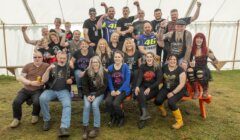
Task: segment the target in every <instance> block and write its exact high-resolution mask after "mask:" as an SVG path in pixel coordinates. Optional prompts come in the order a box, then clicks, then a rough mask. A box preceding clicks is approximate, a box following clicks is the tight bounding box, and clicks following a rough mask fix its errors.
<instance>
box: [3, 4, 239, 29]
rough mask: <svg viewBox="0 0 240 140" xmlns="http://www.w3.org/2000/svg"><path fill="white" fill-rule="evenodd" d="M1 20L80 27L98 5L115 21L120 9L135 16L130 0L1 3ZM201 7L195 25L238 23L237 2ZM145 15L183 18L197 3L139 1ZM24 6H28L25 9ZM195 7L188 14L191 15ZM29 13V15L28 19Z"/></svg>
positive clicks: (10, 22)
mask: <svg viewBox="0 0 240 140" xmlns="http://www.w3.org/2000/svg"><path fill="white" fill-rule="evenodd" d="M1 1H2V2H1V5H0V19H1V20H2V21H3V22H4V23H5V24H32V23H33V22H32V20H31V16H32V17H33V18H34V19H35V20H36V23H40V24H41V23H53V20H54V18H55V17H60V18H64V19H65V21H70V22H73V23H82V22H83V21H84V20H85V19H87V18H88V9H89V8H90V7H95V8H96V9H97V13H98V14H103V13H104V8H103V7H101V6H100V3H101V2H106V3H107V5H108V6H113V7H115V9H116V18H120V17H121V16H122V7H123V6H129V7H130V9H131V15H134V14H136V7H134V5H133V2H134V1H133V0H7V1H6V0H1ZM199 1H200V2H201V3H202V7H201V14H200V16H199V18H198V21H210V20H214V21H237V20H239V19H240V12H237V11H238V8H239V5H240V1H239V0H199ZM139 2H140V5H141V8H142V9H143V10H144V11H145V14H146V16H145V17H146V19H147V20H152V19H153V18H154V17H153V11H154V9H155V8H160V9H161V10H162V13H163V17H164V18H168V17H169V13H170V10H171V9H174V8H176V9H178V10H179V15H180V17H183V16H186V14H187V11H188V9H189V7H190V6H191V4H192V3H193V2H196V0H139ZM26 5H28V6H27V7H29V9H28V8H26ZM196 7H197V6H196V4H195V5H194V6H193V9H192V10H191V12H190V15H193V14H194V12H195V10H196ZM29 11H30V12H31V13H32V15H29Z"/></svg>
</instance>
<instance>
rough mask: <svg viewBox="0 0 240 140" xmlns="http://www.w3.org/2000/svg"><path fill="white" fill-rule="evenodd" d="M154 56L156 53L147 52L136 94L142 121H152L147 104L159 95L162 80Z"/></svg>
mask: <svg viewBox="0 0 240 140" xmlns="http://www.w3.org/2000/svg"><path fill="white" fill-rule="evenodd" d="M154 56H155V55H154V53H152V52H147V53H146V56H145V57H146V60H145V61H146V62H145V63H144V64H142V65H141V67H140V69H139V74H138V79H137V84H136V89H135V94H136V96H137V100H138V103H139V105H140V109H141V110H140V111H141V116H140V121H145V120H148V119H150V115H149V114H148V111H147V105H146V102H147V100H150V99H152V98H154V97H156V96H157V94H158V93H159V89H158V85H159V84H160V82H161V79H162V71H161V69H160V68H159V67H158V65H157V64H156V62H155V59H154ZM142 127H144V126H142ZM139 128H141V127H139Z"/></svg>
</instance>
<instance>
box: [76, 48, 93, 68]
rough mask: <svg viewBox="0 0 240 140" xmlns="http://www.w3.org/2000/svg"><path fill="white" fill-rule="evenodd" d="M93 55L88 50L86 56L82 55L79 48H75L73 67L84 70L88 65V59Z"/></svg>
mask: <svg viewBox="0 0 240 140" xmlns="http://www.w3.org/2000/svg"><path fill="white" fill-rule="evenodd" d="M93 56H94V54H93V53H92V52H91V51H88V54H87V55H86V56H84V55H82V53H81V51H80V50H77V51H76V52H75V53H74V54H73V58H75V59H76V61H75V64H74V69H75V70H76V69H80V70H81V71H85V70H86V68H87V67H88V65H89V62H90V59H91V58H92V57H93Z"/></svg>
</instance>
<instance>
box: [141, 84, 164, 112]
mask: <svg viewBox="0 0 240 140" xmlns="http://www.w3.org/2000/svg"><path fill="white" fill-rule="evenodd" d="M145 89H146V88H144V87H140V93H139V94H138V96H137V100H138V103H139V105H140V107H141V108H146V107H147V105H146V102H147V101H148V100H150V99H152V98H154V97H156V96H157V94H158V92H159V90H158V89H157V88H155V89H152V90H150V93H149V94H148V95H145V94H144V91H145Z"/></svg>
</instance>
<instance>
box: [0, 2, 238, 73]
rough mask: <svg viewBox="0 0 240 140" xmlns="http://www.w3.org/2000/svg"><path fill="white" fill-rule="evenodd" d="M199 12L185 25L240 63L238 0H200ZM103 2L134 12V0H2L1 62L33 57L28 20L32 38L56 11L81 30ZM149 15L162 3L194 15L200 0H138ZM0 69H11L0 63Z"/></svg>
mask: <svg viewBox="0 0 240 140" xmlns="http://www.w3.org/2000/svg"><path fill="white" fill-rule="evenodd" d="M199 1H200V2H201V3H202V6H201V11H200V16H199V18H198V19H197V20H196V21H195V22H193V23H192V24H191V25H189V26H188V27H187V29H188V30H190V31H191V32H192V34H193V35H194V34H195V33H197V32H203V33H204V34H205V35H206V37H207V41H208V46H209V47H210V48H211V49H212V50H213V51H214V53H215V55H216V56H217V58H218V59H219V60H220V61H229V62H228V63H227V64H226V65H224V67H223V68H222V69H240V62H239V60H240V37H239V36H238V34H239V30H238V28H239V19H240V12H239V11H238V10H239V9H238V8H239V5H240V0H199ZM101 2H106V3H107V5H108V6H113V7H115V9H116V15H115V17H116V18H120V17H121V15H122V12H121V10H122V7H123V6H129V7H130V10H131V15H135V14H136V11H137V10H136V7H134V5H133V2H134V1H133V0H0V3H1V5H0V67H2V68H3V67H6V66H22V65H24V64H26V63H28V62H31V61H32V52H33V48H34V47H32V46H31V45H28V44H26V43H25V42H24V39H23V36H22V33H21V26H22V25H28V26H29V28H28V32H27V33H28V35H29V37H30V38H31V39H40V38H41V28H42V27H43V26H49V28H51V27H53V25H52V23H53V20H54V18H55V17H60V18H62V19H65V21H70V22H71V23H72V24H73V25H72V29H79V30H82V24H83V22H84V20H85V19H87V18H88V9H89V8H91V7H95V8H96V9H97V13H98V14H103V13H104V8H103V7H101V6H100V3H101ZM139 2H140V6H141V9H143V10H144V11H145V18H146V19H147V20H153V19H154V17H153V11H154V9H155V8H160V9H162V13H163V18H169V20H170V14H169V13H170V10H171V9H173V8H176V9H178V10H179V16H180V17H185V16H191V15H193V14H194V12H195V10H196V0H139ZM0 74H7V71H6V69H0Z"/></svg>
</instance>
